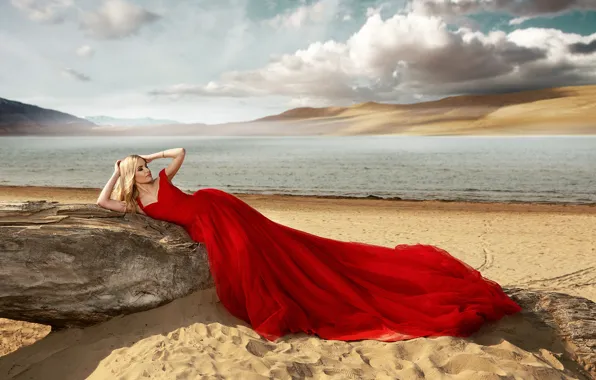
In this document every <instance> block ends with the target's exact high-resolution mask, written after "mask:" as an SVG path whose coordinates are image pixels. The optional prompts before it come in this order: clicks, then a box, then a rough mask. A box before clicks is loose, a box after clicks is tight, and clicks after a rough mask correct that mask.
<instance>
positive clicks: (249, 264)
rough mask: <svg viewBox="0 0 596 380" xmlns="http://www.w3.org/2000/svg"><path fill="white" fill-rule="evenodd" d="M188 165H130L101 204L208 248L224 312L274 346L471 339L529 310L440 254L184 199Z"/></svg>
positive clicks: (205, 199) (225, 201)
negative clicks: (180, 180)
mask: <svg viewBox="0 0 596 380" xmlns="http://www.w3.org/2000/svg"><path fill="white" fill-rule="evenodd" d="M184 156H185V150H184V149H183V148H178V149H170V150H166V151H163V152H159V153H154V154H150V155H147V156H136V155H132V156H128V157H126V158H125V159H124V160H122V161H121V162H120V161H119V162H117V163H116V166H115V171H114V174H113V175H112V178H110V180H109V181H108V183H107V184H106V186H105V187H104V189H103V191H102V192H101V194H100V196H99V198H98V200H97V204H98V205H99V206H101V207H104V208H107V209H110V210H114V211H120V212H126V211H131V212H137V211H139V212H141V213H143V214H146V215H148V216H149V217H152V218H155V219H160V220H166V221H169V222H172V223H176V224H179V225H181V226H183V227H184V228H185V229H186V231H187V232H188V233H189V235H190V237H191V238H192V239H193V240H194V241H197V242H202V243H204V244H205V245H206V248H207V252H208V256H209V263H210V269H211V272H212V275H213V278H214V280H215V285H216V289H217V294H218V296H219V298H220V300H221V303H222V304H223V305H224V306H225V307H226V308H227V309H228V310H229V311H230V313H232V314H233V315H235V316H236V317H238V318H240V319H242V320H244V321H246V322H248V323H249V324H251V325H252V327H253V328H254V329H255V331H257V332H258V333H259V334H260V335H261V336H263V337H265V338H267V339H269V340H275V339H276V338H278V337H280V336H282V335H285V334H287V333H295V332H305V333H308V334H316V335H318V336H319V337H321V338H325V339H336V340H358V339H376V340H381V341H397V340H403V339H410V338H415V337H423V336H439V335H450V336H469V335H470V334H472V333H473V332H475V331H477V330H478V329H479V328H480V327H481V326H482V325H483V324H484V323H485V322H487V321H496V320H498V319H500V318H502V317H503V316H505V315H507V314H514V313H516V312H518V311H520V309H521V308H520V307H519V306H518V305H517V304H516V303H515V302H513V301H512V300H511V299H510V298H509V297H507V295H505V294H504V293H503V291H502V289H501V287H500V286H499V285H498V284H497V283H495V282H493V281H490V280H488V279H485V278H483V277H482V276H481V274H480V273H479V272H478V271H476V270H475V269H473V268H471V267H470V266H468V265H467V264H465V263H463V262H461V261H460V260H458V259H456V258H454V257H452V256H451V255H450V254H449V253H447V252H445V251H444V250H442V249H440V248H437V247H434V246H430V245H421V244H416V245H398V246H397V247H395V248H388V247H382V246H376V245H370V244H365V243H358V242H343V241H338V240H332V239H328V238H324V237H320V236H316V235H312V234H309V233H306V232H303V231H299V230H296V229H293V228H290V227H287V226H284V225H281V224H279V223H276V222H274V221H272V220H269V219H268V218H266V217H265V216H264V215H262V214H261V213H259V212H258V211H256V210H255V209H253V208H252V207H250V206H249V205H248V204H246V203H244V202H243V201H241V200H240V199H238V198H236V197H234V196H233V195H231V194H228V193H226V192H223V191H220V190H216V189H201V190H198V191H196V192H195V193H193V194H187V193H184V192H182V191H181V190H180V189H178V188H177V187H176V186H174V185H173V184H172V182H171V181H172V178H174V176H175V175H176V173H177V172H178V169H180V166H181V165H182V162H183V161H184ZM164 157H170V158H173V161H172V162H171V163H170V164H169V165H168V166H167V167H166V168H165V169H162V170H161V171H160V172H159V175H158V178H155V179H154V178H153V177H152V174H151V170H150V169H149V168H148V167H147V164H148V163H149V162H151V161H153V160H154V159H156V158H164ZM116 182H117V186H116V189H115V190H112V189H113V188H114V185H115V184H116ZM110 194H111V195H112V196H111V199H110Z"/></svg>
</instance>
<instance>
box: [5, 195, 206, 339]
mask: <svg viewBox="0 0 596 380" xmlns="http://www.w3.org/2000/svg"><path fill="white" fill-rule="evenodd" d="M211 286H213V283H212V278H211V275H210V272H209V264H208V258H207V253H206V249H205V247H204V246H203V245H202V244H198V243H195V242H193V241H192V240H191V239H190V238H189V236H188V234H187V233H186V231H184V229H183V228H182V227H180V226H177V225H174V224H171V223H167V222H162V221H157V220H153V219H151V218H148V217H146V216H143V215H132V214H122V213H117V212H112V211H109V210H105V209H102V208H100V207H97V206H96V205H80V204H79V205H76V204H75V205H68V204H57V203H47V202H28V203H0V317H3V318H10V319H16V320H22V321H29V322H35V323H41V324H46V325H51V326H52V328H53V329H61V328H65V327H75V326H76V327H84V326H88V325H93V324H96V323H99V322H103V321H106V320H108V319H110V318H112V317H113V316H116V315H121V314H130V313H134V312H138V311H142V310H148V309H152V308H155V307H157V306H160V305H163V304H165V303H167V302H170V301H173V300H175V299H177V298H180V297H184V296H186V295H188V294H190V293H192V292H193V291H196V290H199V289H205V288H207V287H211Z"/></svg>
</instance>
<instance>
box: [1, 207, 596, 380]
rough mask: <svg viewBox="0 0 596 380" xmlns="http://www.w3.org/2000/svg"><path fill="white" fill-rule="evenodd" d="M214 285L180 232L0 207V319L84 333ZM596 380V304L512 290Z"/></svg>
mask: <svg viewBox="0 0 596 380" xmlns="http://www.w3.org/2000/svg"><path fill="white" fill-rule="evenodd" d="M212 286H213V280H212V278H211V275H210V272H209V264H208V258H207V252H206V249H205V247H204V246H203V245H202V244H198V243H195V242H193V241H192V240H191V239H190V238H189V237H188V234H187V233H186V232H185V231H184V230H183V229H182V228H181V227H179V226H176V225H174V224H170V223H167V222H162V221H156V220H153V219H151V218H148V217H146V216H143V215H131V214H126V215H124V214H120V213H115V212H111V211H107V210H104V209H101V208H99V207H97V206H95V205H65V204H58V203H47V202H27V203H0V317H4V318H10V319H16V320H23V321H29V322H36V323H42V324H46V325H51V326H52V327H53V328H54V329H60V328H65V327H84V326H89V325H93V324H96V323H99V322H103V321H106V320H108V319H110V318H112V317H114V316H117V315H123V314H130V313H134V312H138V311H142V310H148V309H152V308H155V307H157V306H160V305H163V304H165V303H168V302H170V301H173V300H175V299H176V298H180V297H184V296H186V295H188V294H190V293H192V292H194V291H196V290H199V289H205V288H208V287H212ZM506 292H507V293H508V294H509V295H510V296H511V297H512V298H513V299H514V300H515V301H516V302H518V303H519V304H520V305H521V306H522V307H523V309H524V311H523V315H524V318H527V319H529V320H530V321H532V323H537V324H543V325H545V326H548V327H549V328H551V329H552V330H553V331H555V333H556V335H557V336H558V337H559V338H561V340H562V341H563V342H564V344H565V350H566V351H567V353H568V354H569V357H570V358H572V359H573V360H574V361H575V362H577V363H578V364H580V365H581V367H583V368H584V370H586V371H587V372H588V373H590V374H591V376H594V377H596V354H595V352H596V304H595V303H594V302H592V301H590V300H588V299H585V298H581V297H573V296H569V295H566V294H562V293H554V292H544V291H533V290H526V289H517V288H510V289H506Z"/></svg>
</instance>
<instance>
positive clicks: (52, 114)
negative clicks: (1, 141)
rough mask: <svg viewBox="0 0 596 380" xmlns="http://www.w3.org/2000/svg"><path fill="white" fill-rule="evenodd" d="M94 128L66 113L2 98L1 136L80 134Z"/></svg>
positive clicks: (0, 99)
mask: <svg viewBox="0 0 596 380" xmlns="http://www.w3.org/2000/svg"><path fill="white" fill-rule="evenodd" d="M93 126H95V124H94V123H92V122H90V121H88V120H85V119H81V118H78V117H76V116H73V115H70V114H67V113H64V112H60V111H55V110H51V109H46V108H41V107H38V106H35V105H32V104H26V103H21V102H17V101H14V100H8V99H4V98H0V135H30V134H63V133H69V134H79V133H85V132H87V131H88V130H90V129H91V127H93Z"/></svg>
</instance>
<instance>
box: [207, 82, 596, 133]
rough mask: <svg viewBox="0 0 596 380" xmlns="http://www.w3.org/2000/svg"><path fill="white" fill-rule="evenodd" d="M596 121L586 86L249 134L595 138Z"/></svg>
mask: <svg viewBox="0 0 596 380" xmlns="http://www.w3.org/2000/svg"><path fill="white" fill-rule="evenodd" d="M595 120H596V86H595V85H586V86H568V87H557V88H547V89H540V90H532V91H521V92H516V93H505V94H490V95H463V96H453V97H448V98H445V99H441V100H437V101H430V102H421V103H414V104H383V103H375V102H367V103H362V104H356V105H353V106H349V107H321V108H309V107H302V108H295V109H291V110H288V111H286V112H283V113H281V114H279V115H272V116H267V117H265V118H262V119H258V120H256V121H254V122H252V123H250V128H248V129H251V130H252V129H253V128H254V127H256V126H260V127H261V128H263V127H262V124H263V122H268V123H273V124H275V123H281V124H282V125H283V128H281V126H278V127H277V128H278V129H280V130H283V131H288V130H292V131H295V132H296V133H299V131H301V130H305V131H309V132H312V131H318V132H319V133H321V134H324V135H342V136H343V135H416V136H426V135H451V136H457V135H593V134H596V122H595ZM275 125H277V124H275ZM224 130H225V129H224ZM272 130H273V129H272ZM218 131H219V129H218Z"/></svg>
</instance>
